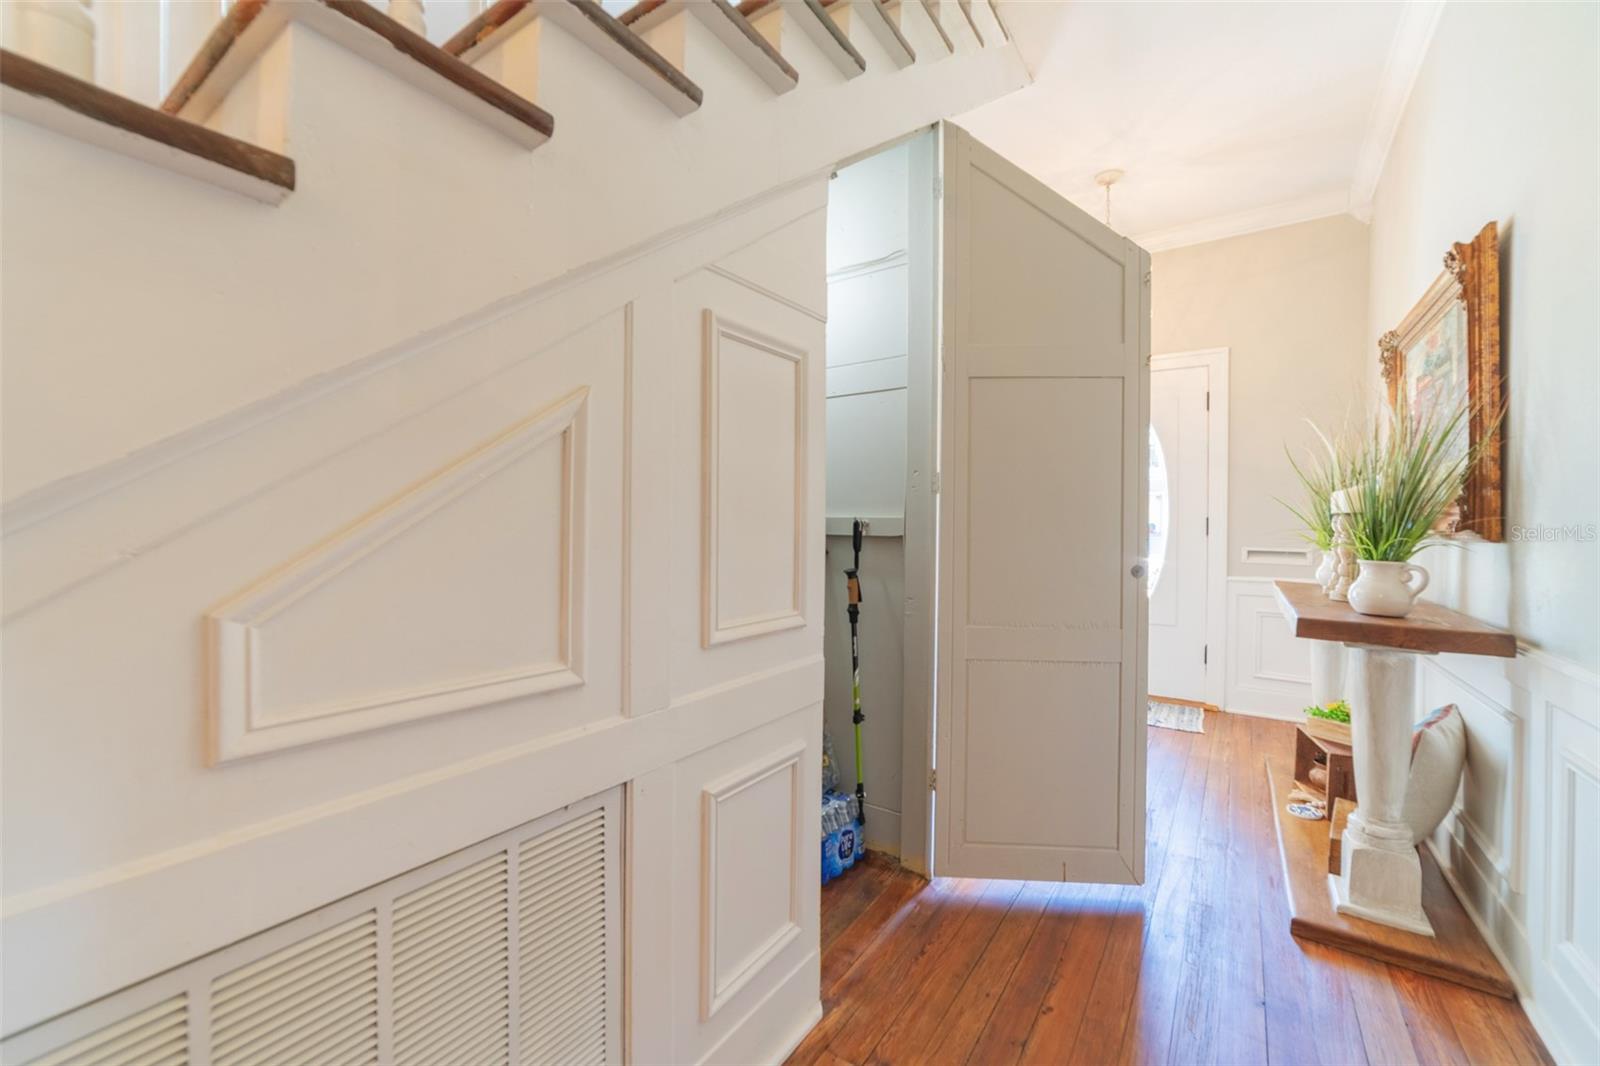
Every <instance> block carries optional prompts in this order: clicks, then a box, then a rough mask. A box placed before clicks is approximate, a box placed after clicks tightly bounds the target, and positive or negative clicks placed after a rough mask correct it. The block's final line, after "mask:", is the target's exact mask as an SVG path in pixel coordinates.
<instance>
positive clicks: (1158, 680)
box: [1149, 358, 1221, 703]
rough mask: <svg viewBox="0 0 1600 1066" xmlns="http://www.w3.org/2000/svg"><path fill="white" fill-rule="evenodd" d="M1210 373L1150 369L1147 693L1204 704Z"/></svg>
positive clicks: (1158, 362) (1198, 368)
mask: <svg viewBox="0 0 1600 1066" xmlns="http://www.w3.org/2000/svg"><path fill="white" fill-rule="evenodd" d="M1209 372H1210V368H1209V367H1208V366H1206V365H1205V364H1195V363H1193V362H1184V363H1181V364H1179V365H1166V364H1165V362H1164V360H1162V359H1160V358H1157V359H1155V360H1153V361H1152V363H1151V367H1150V564H1149V566H1150V576H1149V589H1150V694H1151V696H1152V697H1154V698H1159V697H1162V696H1167V697H1173V698H1176V699H1181V700H1195V701H1198V702H1202V703H1203V702H1205V701H1206V698H1207V687H1206V674H1207V672H1208V670H1209V669H1210V659H1211V654H1210V650H1209V649H1208V648H1207V647H1206V595H1207V589H1208V588H1209V587H1210V580H1209V574H1208V572H1207V567H1206V555H1207V551H1206V539H1207V537H1208V536H1209V535H1210V525H1211V519H1210V517H1209V515H1208V514H1207V513H1206V501H1207V495H1208V492H1209V487H1208V484H1207V472H1208V456H1209V453H1210V433H1209V428H1208V422H1209V418H1208V412H1207V407H1208V404H1209V400H1208V398H1207V397H1208V395H1209V387H1210V384H1209V382H1208V380H1207V375H1208V374H1209ZM1217 668H1218V669H1221V664H1220V663H1219V664H1218V667H1217Z"/></svg>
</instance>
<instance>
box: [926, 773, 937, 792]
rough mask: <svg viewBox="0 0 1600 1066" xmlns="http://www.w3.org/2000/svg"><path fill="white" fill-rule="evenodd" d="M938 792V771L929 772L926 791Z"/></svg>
mask: <svg viewBox="0 0 1600 1066" xmlns="http://www.w3.org/2000/svg"><path fill="white" fill-rule="evenodd" d="M938 790H939V771H938V770H929V771H928V791H929V792H937V791H938Z"/></svg>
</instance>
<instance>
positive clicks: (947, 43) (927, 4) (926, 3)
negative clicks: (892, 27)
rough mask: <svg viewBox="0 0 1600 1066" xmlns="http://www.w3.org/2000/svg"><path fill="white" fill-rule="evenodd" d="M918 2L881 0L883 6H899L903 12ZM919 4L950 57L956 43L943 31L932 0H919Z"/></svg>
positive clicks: (917, 0) (953, 52) (916, 0)
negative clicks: (907, 5) (906, 7)
mask: <svg viewBox="0 0 1600 1066" xmlns="http://www.w3.org/2000/svg"><path fill="white" fill-rule="evenodd" d="M918 2H919V0H883V6H884V7H886V8H888V7H894V6H895V5H897V4H899V5H900V7H901V9H902V10H904V8H905V5H906V4H914V3H918ZM920 2H921V4H922V11H923V14H925V15H927V16H928V21H929V22H931V23H933V28H934V30H935V31H936V32H937V33H938V34H939V40H941V41H943V42H944V49H945V51H946V52H949V53H951V54H952V55H953V54H955V50H956V43H955V42H954V41H952V40H951V39H950V35H949V34H948V33H946V32H945V31H944V26H943V25H942V24H940V22H939V11H938V9H937V8H936V7H934V6H933V0H920Z"/></svg>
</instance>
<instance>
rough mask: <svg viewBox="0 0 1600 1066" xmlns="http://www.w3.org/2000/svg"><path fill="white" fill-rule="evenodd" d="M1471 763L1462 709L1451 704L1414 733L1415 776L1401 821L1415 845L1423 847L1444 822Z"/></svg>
mask: <svg viewBox="0 0 1600 1066" xmlns="http://www.w3.org/2000/svg"><path fill="white" fill-rule="evenodd" d="M1466 764H1467V727H1466V723H1465V722H1463V721H1462V719H1461V709H1460V708H1458V707H1457V706H1456V705H1455V704H1453V703H1447V704H1445V705H1444V706H1443V707H1440V708H1439V709H1438V710H1436V711H1434V712H1433V713H1432V714H1430V715H1428V717H1426V718H1424V719H1423V720H1422V721H1420V722H1418V723H1417V724H1416V725H1415V726H1413V727H1412V730H1411V776H1410V777H1408V778H1407V779H1406V799H1405V805H1404V807H1403V808H1402V813H1401V819H1402V820H1403V821H1404V822H1405V823H1406V824H1407V825H1409V826H1410V827H1411V842H1412V843H1413V844H1420V843H1422V841H1423V840H1425V839H1426V838H1427V837H1428V836H1430V835H1431V834H1432V833H1433V831H1434V830H1435V829H1437V828H1438V826H1439V823H1440V822H1442V821H1444V816H1445V815H1447V814H1449V813H1450V805H1451V804H1453V803H1454V802H1455V799H1456V790H1457V789H1458V788H1460V787H1461V771H1462V768H1463V767H1465V766H1466Z"/></svg>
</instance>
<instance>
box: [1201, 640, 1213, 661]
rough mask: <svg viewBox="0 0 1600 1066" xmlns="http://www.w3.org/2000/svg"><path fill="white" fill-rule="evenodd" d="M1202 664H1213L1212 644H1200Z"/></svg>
mask: <svg viewBox="0 0 1600 1066" xmlns="http://www.w3.org/2000/svg"><path fill="white" fill-rule="evenodd" d="M1200 665H1201V666H1210V665H1211V645H1209V644H1202V645H1200Z"/></svg>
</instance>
